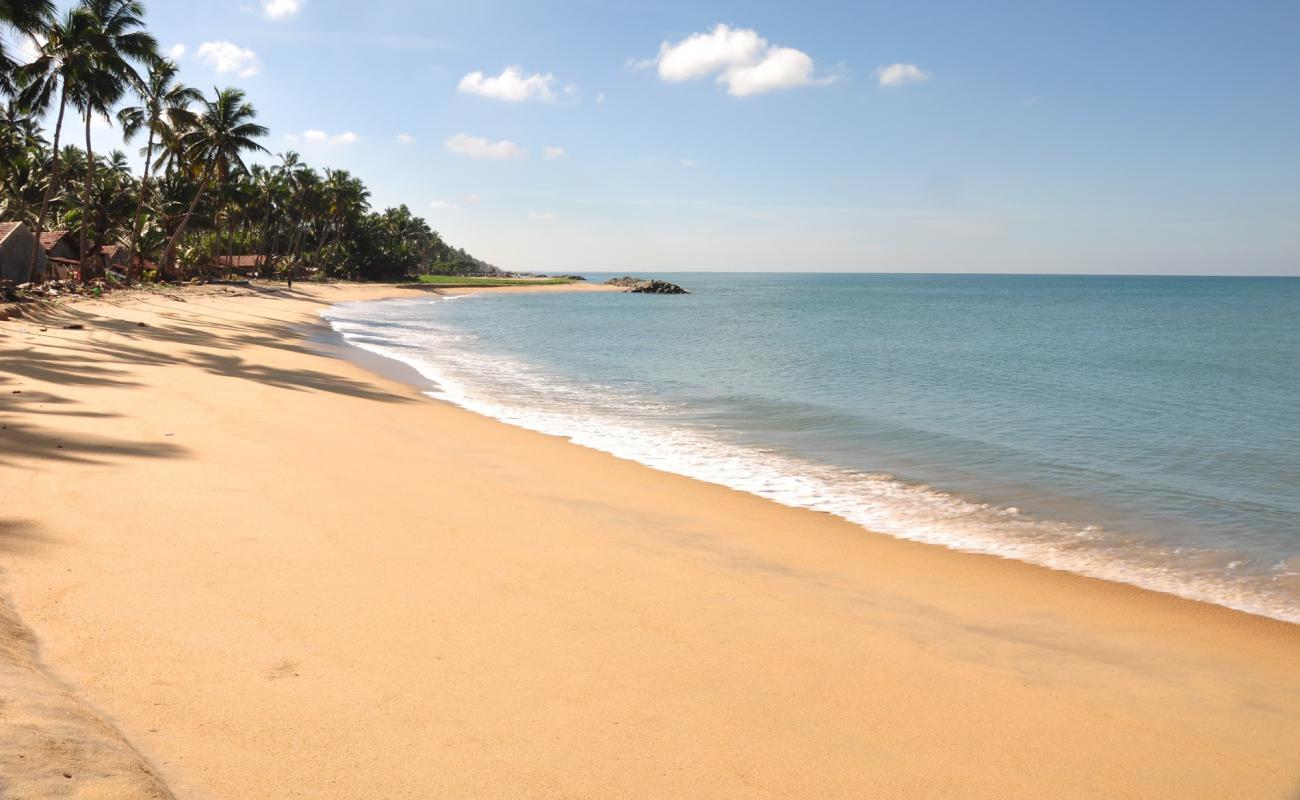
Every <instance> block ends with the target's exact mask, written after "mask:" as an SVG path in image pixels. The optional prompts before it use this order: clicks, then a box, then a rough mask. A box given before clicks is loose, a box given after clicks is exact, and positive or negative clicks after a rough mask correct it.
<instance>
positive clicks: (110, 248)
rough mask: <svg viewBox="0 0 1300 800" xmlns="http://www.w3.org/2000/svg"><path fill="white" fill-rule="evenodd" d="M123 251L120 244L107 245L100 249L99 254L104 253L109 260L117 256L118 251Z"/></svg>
mask: <svg viewBox="0 0 1300 800" xmlns="http://www.w3.org/2000/svg"><path fill="white" fill-rule="evenodd" d="M121 249H122V245H120V244H106V245H104V246H103V247H101V248H99V252H101V253H103V254H104V255H106V256H108V257H109V258H112V257H113V256H115V255H117V251H118V250H121Z"/></svg>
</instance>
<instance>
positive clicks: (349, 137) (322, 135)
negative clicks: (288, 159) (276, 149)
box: [284, 128, 361, 144]
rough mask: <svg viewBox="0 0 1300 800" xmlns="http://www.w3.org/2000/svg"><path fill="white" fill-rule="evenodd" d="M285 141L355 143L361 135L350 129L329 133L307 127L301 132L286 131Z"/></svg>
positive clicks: (359, 139)
mask: <svg viewBox="0 0 1300 800" xmlns="http://www.w3.org/2000/svg"><path fill="white" fill-rule="evenodd" d="M284 140H285V141H286V142H293V143H297V142H312V143H314V144H355V143H356V142H359V141H361V137H360V136H357V135H356V134H355V133H353V132H352V131H343V132H342V133H335V134H329V133H326V132H325V131H322V130H318V129H316V128H308V129H307V130H305V131H303V132H302V133H286V134H285V135H284Z"/></svg>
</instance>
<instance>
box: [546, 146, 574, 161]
mask: <svg viewBox="0 0 1300 800" xmlns="http://www.w3.org/2000/svg"><path fill="white" fill-rule="evenodd" d="M542 157H543V158H546V159H547V160H550V161H554V160H555V159H557V158H568V157H569V154H568V153H566V152H565V151H564V148H563V147H553V146H551V145H549V144H548V145H547V146H546V147H543V148H542Z"/></svg>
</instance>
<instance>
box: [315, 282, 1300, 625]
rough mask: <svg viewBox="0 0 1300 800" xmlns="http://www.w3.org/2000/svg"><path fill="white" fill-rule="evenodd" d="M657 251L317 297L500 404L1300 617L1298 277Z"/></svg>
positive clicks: (867, 515)
mask: <svg viewBox="0 0 1300 800" xmlns="http://www.w3.org/2000/svg"><path fill="white" fill-rule="evenodd" d="M591 277H592V278H593V279H602V278H604V277H606V276H598V275H592V276H591ZM659 277H666V278H669V279H670V280H675V281H677V282H679V283H682V284H683V285H686V286H687V287H688V288H689V289H691V290H692V292H693V294H691V295H687V296H646V295H628V294H581V293H573V294H499V295H492V294H486V295H478V296H472V297H462V298H456V299H438V298H429V299H419V300H401V301H383V302H367V303H349V304H344V305H341V306H337V307H335V308H334V309H331V310H330V311H329V312H327V314H326V316H327V318H328V319H329V321H330V322H331V324H332V325H333V326H334V327H335V329H336V330H338V331H339V332H340V333H341V334H343V336H344V337H345V338H347V340H348V341H350V342H351V343H353V344H356V345H358V346H361V347H365V348H367V349H369V350H372V351H375V352H379V353H382V354H384V355H387V356H390V357H393V358H396V359H399V360H402V361H404V362H406V363H408V364H411V365H412V366H415V367H416V368H417V369H419V370H420V371H421V372H422V373H423V374H424V375H425V376H426V377H428V378H429V379H431V380H432V381H434V382H435V383H436V384H437V386H438V391H437V392H435V393H434V394H436V395H437V396H439V397H442V398H444V399H447V400H451V401H453V402H457V403H460V404H462V405H465V406H467V407H469V408H471V409H475V410H478V411H480V412H482V413H485V414H489V415H491V416H494V417H498V418H500V419H503V420H506V421H508V422H512V423H515V424H518V425H522V426H525V427H529V428H534V429H537V430H542V431H546V432H549V433H554V434H559V435H564V436H568V437H569V438H571V439H573V440H574V441H576V442H578V443H580V444H584V445H587V446H590V447H595V448H598V449H601V450H606V451H609V452H612V453H615V454H616V455H619V456H622V457H626V458H630V459H634V460H637V461H641V462H644V463H646V464H649V465H652V466H655V467H658V468H661V469H666V470H670V471H673V472H679V473H682V474H686V475H690V476H692V477H696V478H700V479H703V480H709V481H714V482H717V483H721V484H725V485H728V486H732V487H734V488H737V489H742V490H745V491H750V492H754V493H756V494H760V495H764V496H767V497H771V498H772V499H775V500H778V501H780V502H783V503H787V504H790V505H797V506H804V507H809V508H815V509H819V510H824V511H829V512H831V513H835V514H838V515H840V516H842V517H845V518H846V519H849V520H851V521H853V522H856V523H859V524H861V525H863V526H864V527H866V528H870V529H872V530H877V531H881V532H884V533H888V534H891V535H894V536H899V537H903V538H909V539H918V540H922V541H928V542H934V543H938V544H943V545H946V546H950V547H955V548H959V549H966V550H972V551H977V552H986V553H995V554H1000V555H1004V556H1006V557H1009V558H1017V559H1022V560H1026V561H1031V562H1035V563H1040V564H1045V565H1048V566H1053V567H1057V568H1060V569H1066V570H1070V571H1075V572H1081V573H1084V574H1089V575H1094V576H1098V577H1105V578H1110V579H1113V580H1119V581H1126V582H1131V583H1136V584H1139V585H1143V586H1147V587H1149V588H1154V589H1158V590H1161V591H1168V592H1173V593H1176V594H1180V595H1184V596H1187V597H1193V598H1198V599H1203V600H1209V601H1211V602H1216V603H1221V604H1224V605H1229V606H1232V607H1236V608H1241V609H1244V610H1248V611H1253V612H1256V613H1260V614H1266V615H1269V616H1273V617H1277V618H1280V619H1286V620H1290V621H1295V622H1300V415H1298V414H1297V409H1298V408H1300V279H1286V278H1281V279H1268V278H1241V279H1237V278H1168V277H1159V278H1143V277H1022V276H939V275H806V274H801V275H796V274H782V275H736V274H699V273H694V274H687V273H679V274H677V275H671V276H669V275H665V276H659Z"/></svg>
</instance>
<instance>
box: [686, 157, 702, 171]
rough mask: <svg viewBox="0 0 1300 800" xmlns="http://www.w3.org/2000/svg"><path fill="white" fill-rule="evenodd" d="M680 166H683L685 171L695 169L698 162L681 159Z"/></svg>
mask: <svg viewBox="0 0 1300 800" xmlns="http://www.w3.org/2000/svg"><path fill="white" fill-rule="evenodd" d="M682 166H683V167H686V168H687V169H691V168H693V167H697V166H699V162H698V161H694V160H692V159H689V158H683V159H682Z"/></svg>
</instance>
